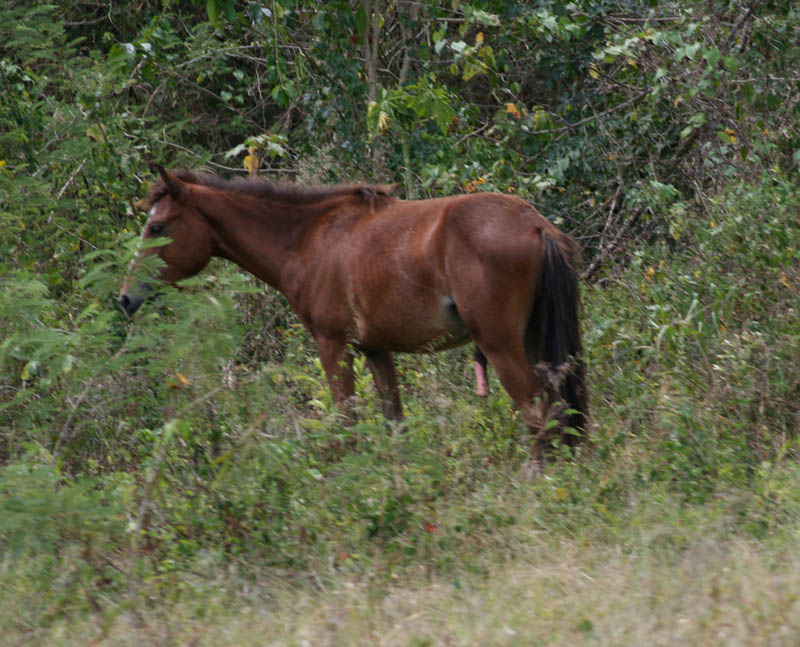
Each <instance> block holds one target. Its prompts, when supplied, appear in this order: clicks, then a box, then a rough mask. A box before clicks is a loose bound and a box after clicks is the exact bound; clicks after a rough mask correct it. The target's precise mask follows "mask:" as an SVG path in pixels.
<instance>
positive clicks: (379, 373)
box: [364, 350, 403, 420]
mask: <svg viewBox="0 0 800 647" xmlns="http://www.w3.org/2000/svg"><path fill="white" fill-rule="evenodd" d="M364 355H365V356H366V358H367V364H369V368H370V370H371V371H372V376H373V377H374V378H375V386H376V388H377V389H378V394H379V395H380V397H381V400H382V401H383V415H385V416H386V418H387V419H388V420H402V419H403V405H402V404H401V403H400V391H399V389H398V388H397V371H396V370H395V368H394V358H393V357H392V354H391V353H390V352H389V351H387V350H382V351H373V352H365V353H364Z"/></svg>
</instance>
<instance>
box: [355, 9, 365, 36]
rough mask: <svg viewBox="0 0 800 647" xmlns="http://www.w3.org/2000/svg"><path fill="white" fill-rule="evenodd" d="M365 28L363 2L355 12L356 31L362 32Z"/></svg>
mask: <svg viewBox="0 0 800 647" xmlns="http://www.w3.org/2000/svg"><path fill="white" fill-rule="evenodd" d="M366 29H367V9H366V7H365V6H364V4H363V3H361V6H360V7H359V8H358V11H357V12H356V31H357V32H358V33H359V34H363V33H364V32H365V31H366Z"/></svg>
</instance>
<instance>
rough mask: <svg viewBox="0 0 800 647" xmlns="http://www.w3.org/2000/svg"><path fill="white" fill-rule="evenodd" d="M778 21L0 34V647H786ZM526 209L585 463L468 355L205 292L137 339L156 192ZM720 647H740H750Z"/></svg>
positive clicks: (168, 14) (406, 9) (791, 609)
mask: <svg viewBox="0 0 800 647" xmlns="http://www.w3.org/2000/svg"><path fill="white" fill-rule="evenodd" d="M799 43H800V12H798V10H797V8H796V6H795V3H792V2H789V1H788V0H786V1H779V0H776V1H768V2H739V1H737V0H703V1H701V0H682V1H678V0H671V1H667V2H634V1H631V0H602V1H599V2H588V1H583V0H578V1H576V2H570V3H566V2H558V1H555V0H538V1H536V2H529V3H518V4H516V3H515V4H511V3H506V2H498V1H495V0H474V1H472V2H470V1H468V0H452V1H448V2H439V3H433V2H413V1H410V0H397V1H396V2H382V1H381V0H361V1H356V0H350V1H349V2H348V1H345V0H341V1H339V0H335V1H330V2H321V1H319V0H281V1H280V2H277V1H275V0H270V1H267V0H264V1H263V2H256V1H247V2H245V1H234V0H206V1H205V2H200V1H199V0H197V1H194V2H189V1H187V0H184V1H181V0H173V1H169V0H167V1H163V2H159V1H157V0H137V1H136V2H106V3H100V2H86V1H84V0H63V1H62V2H59V3H54V4H42V3H38V2H27V1H19V0H11V2H8V3H5V4H3V6H2V8H0V635H2V636H4V637H5V638H4V640H3V642H4V644H13V645H45V644H59V645H60V644H76V645H77V644H87V643H88V644H153V645H184V644H187V645H188V644H203V645H204V644H209V645H220V644H231V645H250V644H253V645H255V644H298V645H301V644H314V645H318V644H332V645H339V644H363V645H375V644H386V645H390V644H391V645H395V644H396V645H418V646H422V645H434V644H478V643H480V644H492V645H501V644H502V645H506V644H507V645H517V644H519V645H530V644H542V645H544V644H555V645H561V644H579V643H582V642H583V641H585V642H586V643H587V644H609V645H623V644H630V645H640V644H659V645H660V644H664V645H666V644H670V645H675V644H686V645H689V644H698V645H702V644H770V645H783V644H785V645H793V644H797V641H798V639H800V623H798V617H800V613H798V611H800V599H798V597H797V595H796V591H797V590H798V587H800V559H798V556H797V550H796V547H797V538H798V536H800V465H798V451H797V430H798V424H799V423H800V361H798V352H799V349H800V317H798V312H800V299H798V293H799V288H800V215H799V214H800V190H798V180H799V179H800V177H799V175H800V168H799V167H800V127H798V124H800V76H798V70H800V48H799V46H798V44H799ZM151 161H156V162H159V163H161V164H164V165H165V166H170V167H180V166H186V167H190V168H200V167H205V168H208V169H211V170H214V171H217V172H220V173H223V174H226V175H230V174H235V173H259V174H262V175H266V176H269V177H271V178H274V179H278V180H281V181H293V182H300V183H306V184H308V183H329V182H341V181H354V180H367V181H380V182H396V183H397V185H398V190H397V192H398V194H399V195H401V196H403V197H412V198H413V197H429V196H437V195H445V194H451V193H454V192H459V191H468V192H472V191H486V190H498V191H504V192H515V193H517V194H519V195H521V196H523V197H524V198H526V199H528V200H530V201H531V202H534V203H535V204H536V205H537V207H539V209H540V210H541V211H542V212H543V213H544V214H545V215H546V216H547V217H548V218H550V219H551V220H553V221H554V222H555V223H556V224H558V225H559V226H560V227H561V228H563V229H565V230H567V231H569V232H570V233H571V234H573V235H574V236H575V237H576V238H577V239H578V240H579V241H580V242H581V244H582V246H583V248H584V278H585V281H584V283H583V288H584V289H583V301H584V332H585V341H586V348H587V351H586V352H587V364H588V380H589V385H590V387H591V389H592V391H591V397H592V413H593V421H592V430H591V433H592V443H591V444H590V445H589V446H587V447H584V448H582V449H581V450H580V452H579V454H578V455H577V456H575V457H570V456H568V455H566V454H559V451H558V448H556V450H555V451H556V460H555V461H554V462H553V463H551V464H550V465H549V466H548V468H547V471H546V474H545V475H544V476H536V475H535V474H534V473H533V470H531V465H530V460H529V458H530V451H531V447H530V442H529V439H528V438H527V437H526V434H525V432H524V431H523V429H522V426H521V422H520V420H519V419H518V416H517V415H516V414H515V413H514V412H513V410H512V408H511V407H510V403H509V400H508V397H507V395H506V394H505V392H504V391H503V390H502V388H500V387H499V384H497V383H496V382H495V383H493V390H492V394H491V396H490V397H489V399H488V400H486V401H483V400H479V399H478V398H476V397H475V396H473V395H472V381H471V368H470V364H469V362H468V361H467V360H468V358H469V350H468V349H463V350H461V351H455V352H450V353H444V354H439V355H433V356H406V357H401V358H400V359H399V365H400V372H401V380H402V383H403V394H404V398H405V405H406V412H407V414H408V416H409V422H408V431H407V432H406V433H402V434H401V433H398V430H397V429H394V428H392V426H391V425H389V424H388V423H387V422H386V421H385V420H384V419H383V418H382V416H381V414H380V413H379V411H380V407H379V406H378V404H377V402H376V397H375V393H374V388H373V385H372V380H371V377H370V375H369V374H368V372H367V371H366V370H365V369H364V365H363V362H362V363H359V362H357V369H358V394H359V403H358V409H359V419H360V422H359V423H358V424H357V425H356V426H354V427H344V426H342V424H341V421H340V419H339V417H338V414H337V412H336V410H335V409H334V407H333V406H332V404H331V401H330V394H329V392H328V389H327V387H326V385H325V380H324V378H323V375H322V371H321V367H320V364H319V361H318V359H317V358H316V355H315V353H314V351H313V345H312V344H311V343H310V341H309V339H308V338H307V335H306V333H305V332H304V330H303V329H302V326H300V325H299V323H298V322H297V320H296V319H295V317H294V316H293V314H292V313H291V311H290V310H289V309H288V307H287V306H286V304H285V302H284V301H283V300H282V298H281V297H280V295H277V294H275V293H273V292H269V293H266V294H265V293H264V289H263V286H261V285H260V284H258V283H257V282H256V281H254V280H252V279H251V278H250V277H247V276H245V275H243V274H242V273H241V272H240V271H239V270H238V269H237V268H235V267H231V266H229V265H226V264H224V263H221V262H219V263H214V264H213V266H212V267H211V268H210V269H209V270H208V271H206V272H205V273H204V274H203V275H201V276H200V277H198V278H195V279H193V280H191V281H188V282H187V285H186V286H184V288H185V289H183V290H182V291H176V290H166V291H165V294H164V295H163V297H162V298H161V299H160V301H159V303H158V306H157V307H155V306H153V307H147V306H146V307H145V308H143V310H142V311H141V312H140V313H139V314H137V316H136V317H135V318H134V319H133V320H130V321H129V320H126V319H125V317H124V316H123V314H122V312H121V310H120V309H119V307H117V305H116V296H115V293H116V291H117V289H118V287H119V284H120V282H121V279H122V276H123V274H124V271H125V268H126V267H127V264H128V262H129V261H130V258H131V256H132V254H133V253H134V251H135V247H136V245H137V242H138V232H139V229H140V227H141V225H142V224H143V221H144V215H143V214H140V213H139V212H137V211H136V209H135V207H134V203H135V201H136V200H137V199H139V198H140V197H142V196H143V195H144V193H145V191H146V184H147V182H148V181H149V180H151V179H152V177H151V175H150V172H149V171H148V170H147V168H148V162H151ZM734 639H735V640H739V641H740V642H739V643H735V640H734Z"/></svg>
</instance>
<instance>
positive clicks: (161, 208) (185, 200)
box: [119, 165, 213, 317]
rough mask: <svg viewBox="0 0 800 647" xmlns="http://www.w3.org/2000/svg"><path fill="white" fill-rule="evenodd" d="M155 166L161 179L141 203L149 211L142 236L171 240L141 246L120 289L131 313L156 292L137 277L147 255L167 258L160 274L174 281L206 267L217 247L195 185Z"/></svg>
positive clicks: (143, 238)
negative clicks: (195, 192) (203, 213)
mask: <svg viewBox="0 0 800 647" xmlns="http://www.w3.org/2000/svg"><path fill="white" fill-rule="evenodd" d="M153 169H154V170H155V171H157V172H158V174H159V175H160V176H161V179H160V180H158V181H157V182H156V183H155V184H154V185H153V186H152V187H151V189H150V192H149V193H148V195H147V198H145V200H143V201H142V203H140V204H141V205H142V208H143V209H145V210H147V211H148V212H149V216H148V218H147V222H146V223H145V225H144V230H143V231H142V240H143V241H144V240H147V239H153V238H170V239H171V240H170V242H168V243H166V244H164V245H159V246H156V247H147V248H145V249H140V250H139V252H138V253H137V254H136V257H135V258H134V259H133V262H132V263H131V267H130V273H129V275H128V276H126V277H125V281H124V282H123V284H122V289H121V290H120V293H119V302H120V305H121V306H122V309H123V310H124V311H125V314H127V315H128V316H129V317H130V316H132V315H133V313H134V312H136V311H137V310H138V309H139V306H141V305H142V303H143V302H144V300H145V299H146V298H147V296H148V295H149V294H150V292H152V287H151V286H150V285H149V284H148V283H146V282H144V281H141V280H139V279H137V278H135V274H136V271H135V270H136V269H137V268H138V266H139V264H140V263H141V261H142V260H143V259H144V258H145V257H147V256H151V255H155V256H157V257H158V258H160V259H161V260H162V261H164V266H162V267H161V269H160V277H159V278H160V279H161V280H162V281H165V282H167V283H172V284H174V283H176V282H177V281H180V280H181V279H185V278H187V277H189V276H193V275H195V274H197V273H198V272H199V271H200V270H202V269H203V268H204V267H205V266H206V264H207V263H208V261H209V259H210V258H211V254H212V251H213V243H212V232H211V228H210V227H209V225H208V222H207V221H206V219H205V218H204V217H203V215H202V214H201V212H200V210H199V208H198V206H197V203H196V201H195V200H193V197H194V198H196V197H197V196H193V191H194V189H193V187H192V185H191V184H189V183H187V182H184V181H183V180H181V179H180V177H178V176H177V175H175V174H173V173H170V172H168V171H166V170H164V168H163V167H161V166H158V165H154V166H153Z"/></svg>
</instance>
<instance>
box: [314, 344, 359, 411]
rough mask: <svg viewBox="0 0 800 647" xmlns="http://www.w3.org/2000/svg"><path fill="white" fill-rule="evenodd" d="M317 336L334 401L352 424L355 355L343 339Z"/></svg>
mask: <svg viewBox="0 0 800 647" xmlns="http://www.w3.org/2000/svg"><path fill="white" fill-rule="evenodd" d="M315 338H316V341H317V349H318V350H319V358H320V360H321V361H322V367H323V368H324V369H325V375H326V377H327V378H328V384H329V385H330V388H331V395H332V396H333V402H334V404H336V406H338V407H339V409H340V410H341V411H342V413H343V414H344V417H345V420H346V421H347V423H348V424H350V423H352V422H354V421H355V415H354V412H353V399H354V396H355V392H356V390H355V382H354V380H353V356H352V354H351V353H350V349H349V348H348V346H347V344H346V343H345V342H344V341H342V340H339V339H331V338H330V337H323V336H322V335H316V336H315Z"/></svg>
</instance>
